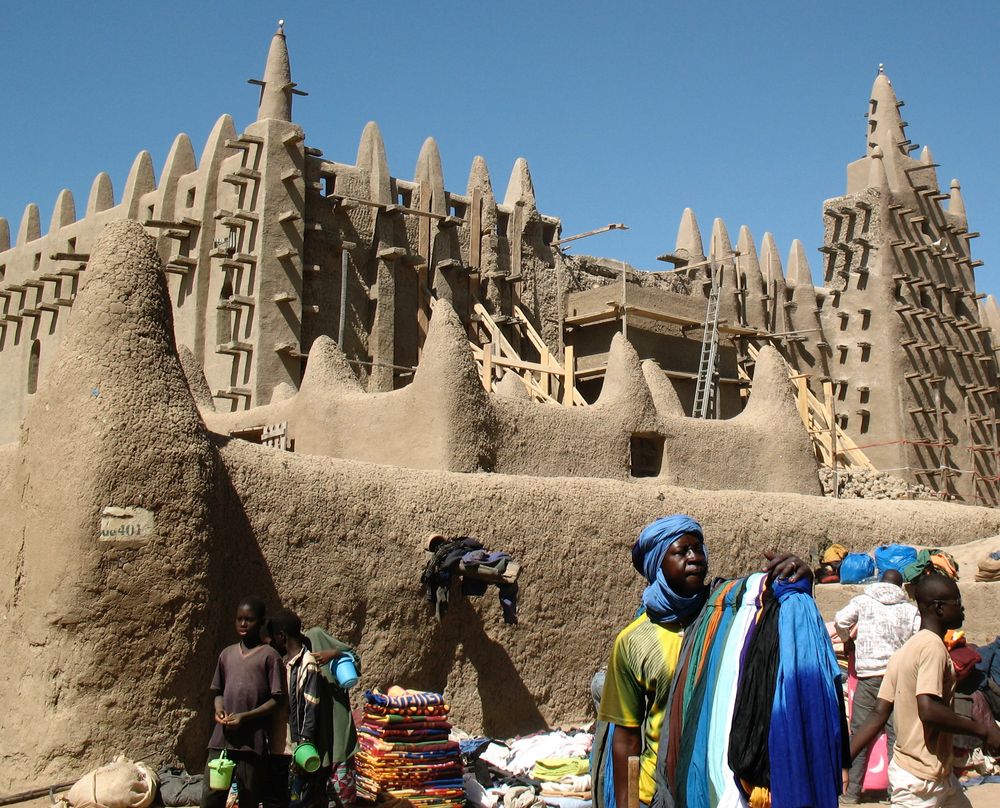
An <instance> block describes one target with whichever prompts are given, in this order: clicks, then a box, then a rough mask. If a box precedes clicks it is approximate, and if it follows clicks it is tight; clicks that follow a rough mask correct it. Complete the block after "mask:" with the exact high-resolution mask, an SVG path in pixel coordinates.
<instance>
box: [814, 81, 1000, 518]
mask: <svg viewBox="0 0 1000 808" xmlns="http://www.w3.org/2000/svg"><path fill="white" fill-rule="evenodd" d="M901 106H902V103H901V102H900V101H899V100H898V99H897V98H896V92H895V89H894V88H893V86H892V82H891V81H890V80H889V77H888V76H887V75H886V74H885V71H884V69H883V68H882V66H881V65H879V70H878V73H877V75H876V76H875V81H874V83H873V85H872V90H871V95H870V96H869V100H868V110H867V114H866V117H867V119H868V121H867V131H866V133H865V135H866V137H865V154H864V156H863V157H861V158H860V159H859V160H856V161H855V162H853V163H851V164H850V165H849V166H848V167H847V193H846V194H845V195H844V196H842V197H838V198H836V199H830V200H827V201H826V202H825V203H824V215H825V217H826V219H827V226H826V237H825V242H826V243H825V244H824V246H823V247H822V251H823V253H824V254H825V256H826V257H825V259H824V261H825V263H826V272H825V275H826V278H827V288H826V289H825V290H824V292H823V294H822V295H821V297H822V299H823V305H822V306H821V323H822V328H823V334H824V341H823V342H824V344H825V346H826V351H827V355H828V356H829V362H830V369H829V377H828V378H827V379H823V378H822V377H817V376H816V373H815V371H814V370H813V369H812V368H801V370H802V372H804V373H810V374H811V375H812V376H813V377H814V381H821V382H824V381H825V382H828V383H830V384H832V387H833V391H834V397H835V399H836V400H835V402H834V406H835V409H836V416H837V420H838V421H839V422H840V425H841V426H842V427H843V428H844V429H845V430H846V432H847V434H848V436H849V437H850V438H853V439H854V440H855V442H856V443H857V444H858V445H860V446H864V447H866V448H865V452H866V454H867V455H868V457H869V459H870V460H871V462H872V463H873V464H874V465H875V466H876V467H877V468H881V469H893V472H892V473H893V474H895V475H896V476H899V477H903V478H905V479H907V480H908V481H909V482H911V483H915V484H917V483H919V484H921V485H927V486H929V487H931V488H932V489H934V490H935V491H937V492H939V493H941V494H944V495H949V496H954V497H960V498H962V499H965V500H966V501H970V502H978V503H980V504H982V503H988V504H995V503H996V502H997V501H998V499H1000V489H998V486H997V483H996V480H997V471H996V462H995V458H996V457H997V455H996V451H997V445H996V434H995V429H994V423H995V420H996V405H995V396H996V395H997V389H998V383H997V369H996V363H995V361H994V360H993V357H992V350H991V341H990V329H989V328H988V327H987V326H984V325H982V324H981V323H980V322H979V315H978V309H977V306H976V299H977V292H976V288H975V278H974V277H973V269H974V268H975V266H976V265H977V263H978V262H975V261H973V260H972V258H971V256H970V255H969V252H968V238H969V234H968V232H967V223H966V217H965V212H964V205H963V204H962V199H961V194H960V192H959V190H958V189H957V188H956V187H955V186H954V185H953V187H952V193H951V195H950V200H949V204H948V207H947V209H945V208H943V207H942V206H941V202H942V201H943V200H945V199H949V195H948V194H945V193H942V192H941V190H940V189H939V187H938V182H937V175H936V171H935V168H936V164H935V163H934V159H933V157H932V155H931V153H930V149H925V151H924V153H923V154H921V155H920V159H914V158H913V157H911V156H910V154H911V153H912V152H914V151H915V150H916V149H917V148H918V147H917V146H916V145H914V144H913V143H911V142H910V141H909V140H908V139H907V137H906V122H905V121H904V120H903V119H902V117H901V116H900V114H899V108H900V107H901Z"/></svg>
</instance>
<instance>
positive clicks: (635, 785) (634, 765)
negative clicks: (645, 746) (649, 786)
mask: <svg viewBox="0 0 1000 808" xmlns="http://www.w3.org/2000/svg"><path fill="white" fill-rule="evenodd" d="M628 808H639V758H638V757H637V756H635V755H632V756H631V757H629V759H628Z"/></svg>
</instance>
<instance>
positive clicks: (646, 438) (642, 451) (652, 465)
mask: <svg viewBox="0 0 1000 808" xmlns="http://www.w3.org/2000/svg"><path fill="white" fill-rule="evenodd" d="M662 466H663V438H662V437H661V436H660V435H633V436H632V441H631V447H630V454H629V470H630V473H631V475H632V476H633V477H658V476H659V474H660V468H661V467H662Z"/></svg>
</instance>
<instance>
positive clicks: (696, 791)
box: [681, 586, 744, 808]
mask: <svg viewBox="0 0 1000 808" xmlns="http://www.w3.org/2000/svg"><path fill="white" fill-rule="evenodd" d="M743 591H744V587H743V586H734V587H733V588H732V589H730V590H729V592H728V593H726V595H725V598H724V599H723V600H722V602H721V603H720V604H719V607H718V608H720V609H722V618H721V619H720V621H719V626H718V628H717V629H716V633H715V637H714V638H713V640H712V646H711V650H710V652H709V656H708V661H707V662H706V663H705V667H704V670H703V672H702V676H701V678H700V680H699V683H698V685H697V689H696V691H695V692H696V697H695V698H693V699H692V707H693V706H695V705H697V715H695V716H691V720H690V723H689V722H687V721H686V722H685V730H686V731H690V732H691V733H692V735H693V739H692V742H691V759H690V761H691V762H690V765H689V766H688V768H687V783H686V785H687V788H686V794H685V797H686V799H685V802H686V804H687V806H688V808H710V806H711V804H712V803H711V797H710V787H709V784H710V778H709V765H710V764H709V760H708V735H709V728H710V725H711V721H712V715H713V713H714V712H715V711H716V710H717V709H719V705H717V704H715V694H716V684H717V683H718V680H719V674H720V668H719V665H720V663H721V661H722V657H723V653H724V651H725V649H726V645H727V641H728V640H729V630H730V628H731V627H732V625H733V620H734V618H735V617H736V609H737V608H738V606H739V601H740V600H741V598H742V594H743ZM739 639H740V640H741V641H742V639H743V637H742V635H740V637H739ZM720 695H721V694H720ZM681 745H682V748H683V747H686V746H687V743H685V739H682V740H681Z"/></svg>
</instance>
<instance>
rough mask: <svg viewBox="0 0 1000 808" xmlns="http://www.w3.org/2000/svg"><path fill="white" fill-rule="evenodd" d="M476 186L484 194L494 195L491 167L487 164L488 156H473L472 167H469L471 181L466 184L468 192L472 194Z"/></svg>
mask: <svg viewBox="0 0 1000 808" xmlns="http://www.w3.org/2000/svg"><path fill="white" fill-rule="evenodd" d="M476 188H478V189H479V190H480V191H482V192H483V193H484V194H488V195H489V196H491V197H492V196H493V184H492V182H491V181H490V169H489V167H488V166H487V165H486V158H485V157H482V156H481V155H478V154H477V155H476V156H475V157H473V158H472V167H471V168H470V169H469V181H468V183H467V184H466V193H467V194H468V195H470V196H471V195H472V192H473V191H474V190H475V189H476Z"/></svg>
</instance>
